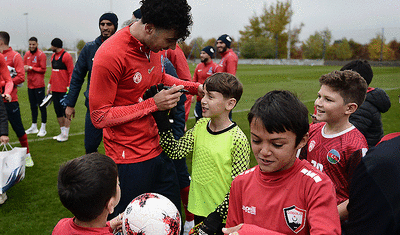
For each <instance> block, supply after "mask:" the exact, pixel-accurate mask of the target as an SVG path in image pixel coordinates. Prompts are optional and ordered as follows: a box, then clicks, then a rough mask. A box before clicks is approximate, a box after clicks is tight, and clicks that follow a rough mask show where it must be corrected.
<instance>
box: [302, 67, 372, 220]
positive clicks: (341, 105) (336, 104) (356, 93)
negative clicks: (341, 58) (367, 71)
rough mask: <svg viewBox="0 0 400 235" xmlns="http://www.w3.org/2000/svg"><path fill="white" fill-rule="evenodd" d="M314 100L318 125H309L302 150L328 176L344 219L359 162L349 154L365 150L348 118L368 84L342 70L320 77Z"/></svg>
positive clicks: (360, 137) (363, 96)
mask: <svg viewBox="0 0 400 235" xmlns="http://www.w3.org/2000/svg"><path fill="white" fill-rule="evenodd" d="M319 83H320V85H321V88H320V90H319V91H318V97H317V99H316V100H315V103H314V105H315V109H316V119H317V121H319V123H317V124H313V125H311V126H310V134H309V135H310V138H309V140H308V143H307V145H306V146H305V147H304V148H303V149H302V151H301V155H300V157H301V158H304V159H307V160H308V161H309V162H310V163H311V164H313V165H314V166H315V167H316V168H317V169H319V170H320V171H322V172H324V173H325V174H327V175H328V176H329V177H330V178H331V180H332V182H333V183H334V185H335V188H336V198H337V205H338V210H339V215H340V218H341V219H342V220H344V219H346V218H347V210H346V206H347V203H348V199H349V184H350V179H351V176H352V174H353V172H354V170H355V168H356V167H357V165H358V163H359V162H360V160H361V155H353V156H357V157H351V156H352V153H353V152H354V151H356V150H358V149H364V151H363V152H364V154H365V152H366V151H367V149H368V144H367V141H366V139H365V137H364V136H363V134H362V133H361V132H360V131H359V130H357V128H356V127H355V126H353V124H351V123H350V122H349V117H350V115H351V114H352V113H354V112H355V111H356V110H357V108H358V107H359V106H360V105H361V104H362V103H363V102H364V99H365V94H366V91H367V83H366V81H365V79H363V78H362V77H361V76H360V74H358V73H356V72H353V71H350V70H345V71H333V72H331V73H329V74H325V75H322V76H321V77H320V79H319Z"/></svg>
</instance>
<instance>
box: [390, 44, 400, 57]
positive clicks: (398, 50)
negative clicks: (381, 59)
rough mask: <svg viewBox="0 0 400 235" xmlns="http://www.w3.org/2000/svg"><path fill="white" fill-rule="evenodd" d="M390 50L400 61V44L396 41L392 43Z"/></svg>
mask: <svg viewBox="0 0 400 235" xmlns="http://www.w3.org/2000/svg"><path fill="white" fill-rule="evenodd" d="M389 48H390V49H392V50H393V52H394V58H395V60H400V42H397V41H396V40H392V41H390V42H389Z"/></svg>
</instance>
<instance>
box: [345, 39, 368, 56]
mask: <svg viewBox="0 0 400 235" xmlns="http://www.w3.org/2000/svg"><path fill="white" fill-rule="evenodd" d="M349 45H350V50H351V52H352V53H353V55H352V57H351V60H356V59H364V60H369V54H368V46H367V45H362V44H360V43H358V42H355V41H354V40H353V39H350V41H349Z"/></svg>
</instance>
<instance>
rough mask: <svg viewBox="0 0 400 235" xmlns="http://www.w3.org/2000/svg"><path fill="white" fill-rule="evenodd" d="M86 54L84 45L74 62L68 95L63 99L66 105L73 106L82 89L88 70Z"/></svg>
mask: <svg viewBox="0 0 400 235" xmlns="http://www.w3.org/2000/svg"><path fill="white" fill-rule="evenodd" d="M87 56H88V50H87V47H86V46H85V47H83V49H82V51H81V53H80V54H79V57H78V61H77V62H76V64H75V67H74V70H73V72H72V76H71V82H70V85H69V91H68V95H67V98H66V99H65V103H66V104H67V106H68V107H75V104H76V101H77V100H78V97H79V93H80V91H81V89H82V85H83V83H84V82H85V77H86V74H87V72H88V70H89V66H88V64H87V61H88V58H87Z"/></svg>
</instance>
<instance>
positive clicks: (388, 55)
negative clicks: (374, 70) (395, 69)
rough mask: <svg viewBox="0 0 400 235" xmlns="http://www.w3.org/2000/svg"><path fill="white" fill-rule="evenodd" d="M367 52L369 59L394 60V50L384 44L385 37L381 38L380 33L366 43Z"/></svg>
mask: <svg viewBox="0 0 400 235" xmlns="http://www.w3.org/2000/svg"><path fill="white" fill-rule="evenodd" d="M368 52H369V56H370V59H371V60H381V53H382V60H394V58H395V57H394V51H393V50H392V49H391V48H390V47H389V46H388V45H387V44H385V39H383V40H382V35H380V34H378V35H377V36H376V37H375V38H373V39H371V41H370V43H369V44H368Z"/></svg>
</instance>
